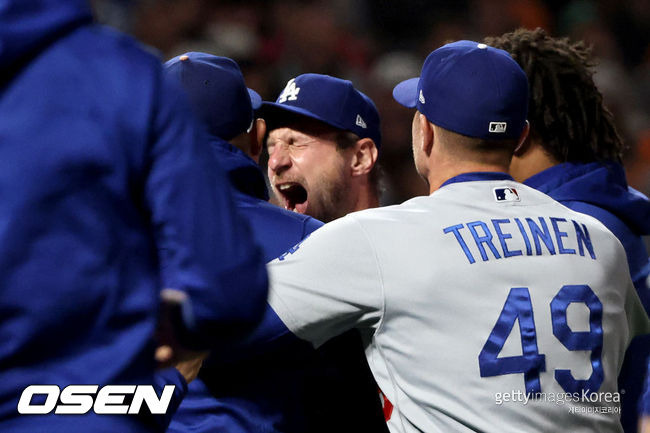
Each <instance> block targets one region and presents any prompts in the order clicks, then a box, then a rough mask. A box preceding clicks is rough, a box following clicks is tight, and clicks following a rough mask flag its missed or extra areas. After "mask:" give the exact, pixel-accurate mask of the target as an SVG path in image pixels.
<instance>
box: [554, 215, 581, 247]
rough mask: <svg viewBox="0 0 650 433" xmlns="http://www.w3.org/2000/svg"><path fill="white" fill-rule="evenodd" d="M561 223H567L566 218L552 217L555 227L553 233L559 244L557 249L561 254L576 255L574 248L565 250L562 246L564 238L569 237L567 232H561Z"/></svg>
mask: <svg viewBox="0 0 650 433" xmlns="http://www.w3.org/2000/svg"><path fill="white" fill-rule="evenodd" d="M561 222H566V220H565V219H564V218H555V217H551V225H552V226H553V231H554V232H555V241H556V242H557V249H558V251H559V253H560V254H575V253H576V250H574V249H572V248H565V247H564V244H562V238H566V237H569V235H568V234H567V233H566V232H562V231H560V229H559V227H558V224H559V223H561Z"/></svg>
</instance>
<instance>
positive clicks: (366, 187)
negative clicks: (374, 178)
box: [350, 177, 379, 212]
mask: <svg viewBox="0 0 650 433" xmlns="http://www.w3.org/2000/svg"><path fill="white" fill-rule="evenodd" d="M355 196H356V200H355V201H354V203H353V204H352V206H351V210H350V212H357V211H360V210H364V209H370V208H373V207H379V195H378V194H377V191H376V189H375V188H373V187H372V186H371V185H370V182H369V179H368V178H367V177H366V178H365V179H364V180H363V182H360V183H359V184H358V193H357V194H356V195H355Z"/></svg>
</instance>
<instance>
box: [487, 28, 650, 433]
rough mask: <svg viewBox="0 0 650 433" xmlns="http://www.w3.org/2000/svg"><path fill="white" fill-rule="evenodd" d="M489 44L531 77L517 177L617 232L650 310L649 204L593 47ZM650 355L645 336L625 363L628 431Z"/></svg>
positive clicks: (538, 35)
mask: <svg viewBox="0 0 650 433" xmlns="http://www.w3.org/2000/svg"><path fill="white" fill-rule="evenodd" d="M486 43H487V44H488V45H492V46H494V47H497V48H501V49H504V50H506V51H508V52H509V53H511V55H512V56H513V58H514V59H515V60H516V61H517V62H518V63H519V65H520V66H521V67H522V68H523V69H524V71H525V72H526V75H527V76H528V79H529V80H528V82H529V85H530V94H531V98H530V102H529V110H528V111H529V116H528V118H529V120H530V124H531V133H530V137H529V139H528V140H526V142H525V143H524V145H523V146H521V147H520V148H519V149H517V152H515V155H514V157H513V159H512V163H511V165H510V169H511V173H512V175H513V177H514V178H515V180H518V181H520V182H524V184H526V185H528V186H530V187H533V188H535V189H537V190H539V191H542V192H544V193H546V194H548V195H550V196H551V197H552V198H554V199H555V200H557V201H559V202H560V203H562V204H563V205H565V206H567V207H569V208H571V209H573V210H575V211H578V212H582V213H586V214H588V215H591V216H593V217H594V218H596V219H598V220H599V221H600V222H602V223H603V224H604V225H605V226H606V227H607V228H608V229H609V230H610V231H611V232H612V233H614V234H615V235H616V237H617V238H618V240H619V241H620V242H621V243H622V244H623V247H624V248H625V252H626V255H627V262H628V265H629V269H630V274H631V276H632V281H633V282H634V285H635V287H636V289H637V293H638V294H639V297H640V298H641V301H642V302H643V304H644V306H645V308H646V311H648V312H650V288H649V287H648V276H649V275H650V259H648V252H647V251H646V248H645V245H644V243H643V239H642V236H644V235H650V201H648V198H647V197H645V196H644V195H643V194H641V193H640V192H638V191H636V190H634V189H632V188H630V187H628V185H627V181H626V179H625V172H624V170H623V166H622V165H621V155H622V152H623V149H624V144H623V141H622V139H621V137H620V136H619V135H618V132H617V131H616V127H615V126H614V119H613V116H612V114H611V113H610V112H609V111H608V110H607V108H606V107H605V106H604V104H603V100H602V96H601V94H600V92H599V90H598V88H597V87H596V85H595V84H594V81H593V79H592V75H593V68H592V65H593V60H592V59H591V55H590V53H589V51H588V49H587V48H586V47H585V46H584V44H583V43H572V42H570V41H569V40H567V39H559V38H552V37H550V36H548V35H547V34H546V33H545V32H544V30H542V29H537V30H526V29H519V30H516V31H515V32H512V33H506V34H504V35H502V36H499V37H496V38H488V39H487V40H486ZM560 107H562V108H560ZM549 113H554V114H553V115H552V116H549ZM648 356H650V336H643V337H639V338H637V339H635V340H634V341H633V342H632V343H631V345H630V348H629V350H628V353H627V355H626V359H625V363H624V364H623V368H622V371H621V377H620V378H619V386H620V387H621V389H622V390H624V391H623V392H622V394H621V397H622V398H621V409H622V413H621V415H622V423H623V427H624V430H625V431H626V432H634V431H636V428H637V420H638V412H637V409H636V408H637V405H638V401H639V398H640V395H641V393H642V391H643V383H642V382H643V381H642V379H641V377H640V376H639V371H643V369H644V368H645V366H646V362H647V361H646V360H647V359H648Z"/></svg>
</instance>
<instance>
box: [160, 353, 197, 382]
mask: <svg viewBox="0 0 650 433" xmlns="http://www.w3.org/2000/svg"><path fill="white" fill-rule="evenodd" d="M208 355H209V352H192V351H189V350H185V349H182V350H181V351H180V353H179V350H178V349H177V350H176V351H174V349H172V348H171V346H168V345H163V346H159V347H158V348H157V349H156V356H155V358H156V361H157V362H158V365H159V366H160V367H161V368H165V367H170V366H173V367H174V368H176V370H178V371H179V372H180V373H181V374H182V375H183V377H184V378H185V382H186V383H188V384H189V383H190V382H192V381H193V380H194V379H196V376H198V374H199V370H201V366H202V365H203V361H204V360H205V358H207V357H208Z"/></svg>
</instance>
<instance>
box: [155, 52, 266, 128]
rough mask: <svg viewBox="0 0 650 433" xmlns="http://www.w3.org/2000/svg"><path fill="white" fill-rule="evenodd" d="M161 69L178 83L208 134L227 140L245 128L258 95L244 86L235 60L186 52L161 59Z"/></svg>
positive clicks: (247, 125) (258, 98) (257, 103)
mask: <svg viewBox="0 0 650 433" xmlns="http://www.w3.org/2000/svg"><path fill="white" fill-rule="evenodd" d="M165 72H166V73H167V75H169V76H171V77H173V78H174V79H176V80H177V81H178V82H180V83H181V85H182V86H183V88H184V89H185V92H186V93H187V94H188V96H189V98H190V101H191V103H192V108H193V109H194V111H195V113H196V115H197V116H199V118H200V119H201V120H203V122H204V123H205V124H206V125H207V126H208V128H209V131H210V133H211V134H213V135H215V136H217V137H219V138H222V139H224V140H230V139H232V138H234V137H236V136H237V135H239V134H241V133H243V132H246V130H248V128H249V127H250V126H251V124H252V122H253V110H256V109H258V108H259V107H260V106H261V105H262V98H261V97H260V95H258V94H257V93H256V92H255V91H254V90H251V89H248V88H247V87H246V84H245V83H244V76H243V75H242V73H241V70H240V69H239V66H238V65H237V63H236V62H235V61H234V60H232V59H229V58H227V57H219V56H213V55H212V54H206V53H196V52H190V53H185V54H182V55H180V56H177V57H174V58H173V59H171V60H169V61H167V62H166V63H165Z"/></svg>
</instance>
